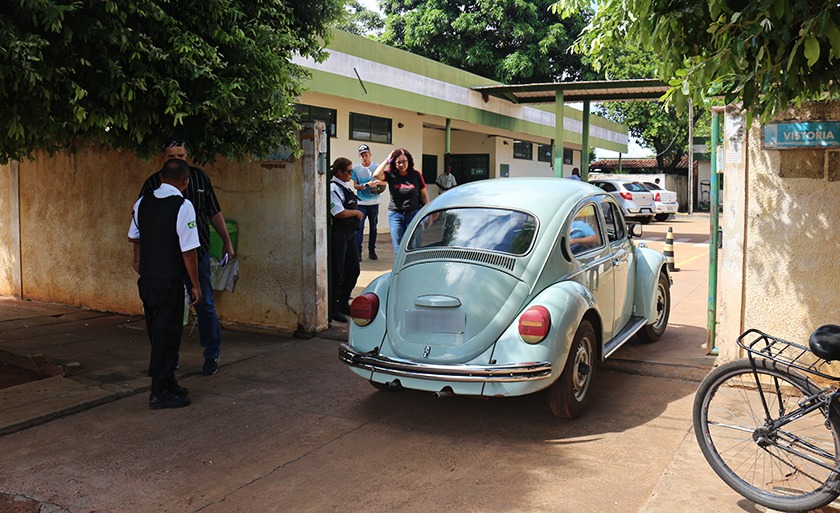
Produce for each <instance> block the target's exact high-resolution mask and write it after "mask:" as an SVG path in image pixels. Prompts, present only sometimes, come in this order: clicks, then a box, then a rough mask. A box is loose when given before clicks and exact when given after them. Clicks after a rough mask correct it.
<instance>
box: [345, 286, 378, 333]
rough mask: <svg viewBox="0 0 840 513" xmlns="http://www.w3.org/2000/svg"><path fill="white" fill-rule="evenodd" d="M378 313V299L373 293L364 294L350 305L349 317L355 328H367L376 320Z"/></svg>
mask: <svg viewBox="0 0 840 513" xmlns="http://www.w3.org/2000/svg"><path fill="white" fill-rule="evenodd" d="M378 311H379V297H378V296H377V295H376V294H374V293H373V292H366V293H364V294H362V295H361V296H359V297H357V298H356V299H354V300H353V302H352V303H350V317H352V318H353V322H355V323H356V325H357V326H367V325H368V324H370V323H371V322H373V320H374V319H375V318H376V312H378Z"/></svg>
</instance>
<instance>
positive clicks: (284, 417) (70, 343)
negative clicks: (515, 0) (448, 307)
mask: <svg viewBox="0 0 840 513" xmlns="http://www.w3.org/2000/svg"><path fill="white" fill-rule="evenodd" d="M668 225H672V226H674V227H675V232H677V233H689V231H690V230H694V231H698V232H699V233H700V235H698V236H697V237H696V238H697V239H704V237H703V235H702V233H703V230H704V229H705V230H706V231H707V230H708V219H707V218H703V217H702V216H699V217H695V218H688V217H683V218H680V217H678V218H677V219H675V220H673V222H666V223H660V224H654V225H650V226H647V227H645V233H646V238H647V239H648V240H649V241H650V242H649V244H650V246H651V247H656V248H657V249H661V247H659V246H657V244H661V242H660V241H659V240H658V239H657V237H658V236H659V235H661V236H662V240H664V230H666V229H667V226H668ZM678 225H679V226H680V228H681V230H680V231H678V230H677V229H676V227H677V226H678ZM659 232H661V233H659ZM692 237H694V235H692ZM385 238H387V237H385ZM707 238H708V237H705V239H707ZM705 239H704V240H697V241H694V242H683V243H679V242H678V243H677V246H676V248H675V253H676V255H677V265H678V266H680V267H682V271H681V272H680V273H678V274H675V275H674V287H673V289H672V297H673V305H674V307H673V309H672V315H671V325H670V327H669V329H668V331H667V332H666V335H665V336H664V337H663V339H662V340H660V341H659V342H657V343H656V344H653V345H642V344H635V343H633V344H630V345H628V347H626V348H623V349H622V350H620V351H619V353H618V356H617V358H615V359H614V360H613V361H612V362H610V364H609V365H608V366H607V367H606V368H604V369H600V370H599V373H598V375H597V376H596V380H595V384H594V386H595V389H594V395H593V404H592V407H591V408H590V409H589V411H588V412H587V414H586V415H585V416H584V417H582V418H580V419H578V420H575V421H564V420H559V419H556V418H554V417H553V416H552V415H551V414H550V412H549V410H548V407H547V405H546V397H545V396H544V395H542V394H536V395H533V396H528V397H523V398H508V399H492V400H476V399H467V398H453V399H433V398H432V397H431V395H429V394H421V393H415V392H412V391H401V392H397V393H393V392H382V391H377V390H375V389H373V388H372V387H371V386H370V385H369V384H368V383H367V382H365V381H363V380H360V379H358V378H357V377H356V376H355V375H353V374H351V373H350V372H349V371H348V370H347V369H346V368H345V367H344V366H343V364H341V363H340V362H339V361H338V359H337V342H336V340H335V338H341V336H342V332H341V330H333V331H332V332H329V333H325V334H324V336H322V337H319V338H315V339H311V340H296V339H293V338H291V337H288V336H283V335H282V334H281V335H277V334H266V333H249V332H243V331H229V330H225V332H224V339H225V347H224V348H223V356H222V361H221V363H222V366H221V369H220V371H219V373H218V374H217V375H215V376H211V377H204V376H202V375H200V373H199V372H198V370H199V367H200V364H201V360H200V348H199V347H198V343H197V340H196V339H195V338H186V339H185V342H184V350H183V351H182V359H181V361H182V368H181V373H182V378H181V383H182V384H183V385H185V386H188V387H189V388H190V390H191V396H192V397H193V404H192V405H191V406H190V407H188V408H184V409H181V410H160V411H151V410H149V409H148V407H147V404H146V401H147V398H148V395H147V389H146V388H145V387H147V386H148V383H147V381H148V379H147V378H145V377H144V376H143V369H144V368H145V361H146V359H147V358H148V354H147V351H148V345H147V342H145V341H144V337H145V332H143V331H142V329H138V327H142V322H140V319H137V318H125V316H116V315H113V314H97V315H95V316H93V317H91V316H92V315H93V313H90V312H84V311H79V310H74V309H67V308H66V307H57V306H54V305H42V304H32V303H27V302H20V301H15V300H11V299H5V300H0V348H2V349H3V350H5V351H7V352H10V351H12V350H13V349H14V350H17V351H20V352H24V353H27V352H28V354H29V355H30V356H32V355H35V353H39V352H40V353H41V354H44V355H47V357H48V359H49V358H53V359H56V358H58V359H60V358H63V359H64V361H65V362H66V361H69V360H74V359H75V360H76V361H78V363H79V364H80V367H81V369H82V370H81V371H79V372H78V373H76V374H75V375H74V376H71V377H69V378H63V377H57V378H50V380H44V381H43V382H41V385H39V384H38V382H36V383H30V384H28V385H21V386H18V387H12V388H9V389H6V390H4V391H0V415H2V416H5V417H6V418H7V419H9V418H11V417H12V416H13V415H18V414H20V413H21V411H22V410H21V408H24V407H29V408H34V407H35V405H33V404H31V403H33V401H34V402H35V403H40V402H43V401H46V399H37V400H36V399H33V398H36V397H41V396H50V397H52V398H55V397H65V396H64V395H63V394H64V391H65V390H70V389H72V390H73V391H74V392H73V393H74V394H77V396H78V395H79V394H80V393H81V392H78V391H77V389H81V390H82V391H84V392H85V393H88V394H91V397H95V399H91V400H89V401H88V402H84V403H78V401H77V404H76V407H75V408H70V407H66V408H64V409H62V408H61V407H60V406H53V407H52V410H50V411H51V412H52V414H50V413H49V412H47V413H41V414H39V415H40V417H37V416H36V417H33V419H31V421H30V423H29V424H26V423H19V424H16V425H17V426H18V427H17V428H14V429H9V430H7V431H9V432H7V434H5V435H3V436H0V495H3V494H5V496H6V498H7V499H9V500H10V498H15V497H17V498H19V499H20V501H19V504H34V505H37V506H38V507H39V508H41V509H40V511H51V512H58V511H71V512H90V511H97V512H100V511H107V512H158V511H166V512H170V511H171V512H176V511H177V512H182V511H189V512H197V511H202V512H239V511H241V512H257V511H260V512H262V511H277V512H286V511H294V512H298V511H302V512H328V511H340V512H391V511H407V512H415V511H417V512H419V511H423V512H427V511H469V512H490V511H493V512H543V511H544V512H565V511H575V512H580V511H591V512H604V511H610V512H638V511H646V512H675V511H693V512H701V513H702V512H709V513H726V512H743V511H760V510H759V509H756V508H755V507H754V506H752V505H751V503H749V502H747V501H745V500H743V499H741V498H740V496H738V495H737V494H735V493H734V492H732V491H730V490H729V488H727V487H726V486H725V485H724V484H723V483H722V482H721V481H719V480H718V479H717V477H716V476H715V475H714V474H713V473H712V471H711V469H710V468H709V467H708V465H707V464H706V463H705V461H704V460H703V459H702V456H700V452H699V449H697V447H696V443H695V442H694V439H693V436H694V435H693V433H692V432H691V405H692V401H693V394H694V391H695V389H696V387H697V384H698V383H697V381H695V380H696V379H698V377H699V376H702V374H703V373H705V372H707V371H708V370H709V369H710V368H711V365H712V363H713V359H712V358H711V357H707V356H705V329H704V327H705V318H706V310H705V296H706V290H705V281H706V273H707V271H706V266H707V257H706V259H704V258H702V257H703V255H704V251H707V245H706V246H705V249H704V242H705ZM384 242H388V241H387V240H386V241H384ZM385 251H387V245H385V244H383V248H382V250H381V251H380V256H382V255H383V253H384V252H385ZM383 260H386V259H382V260H380V261H378V262H374V263H371V262H363V269H366V268H367V272H369V273H372V274H375V271H371V270H370V269H371V267H373V266H372V264H377V265H387V262H385V263H383ZM326 337H333V338H326ZM48 382H49V384H47V383H48ZM39 386H40V392H38V393H40V394H41V396H38V395H37V394H36V392H35V391H36V390H39V388H38V387H39ZM50 387H52V388H50ZM45 390H47V391H46V392H45ZM50 390H52V391H50ZM71 395H72V394H71ZM67 397H69V396H67ZM28 398H29V403H30V404H28V405H25V404H23V403H27V400H28ZM15 401H17V403H16V402H15ZM68 401H69V399H68ZM79 404H82V405H81V406H79ZM30 415H33V414H30ZM26 426H31V427H26ZM26 500H28V501H29V502H26ZM0 511H3V512H5V511H7V510H5V509H3V503H2V502H0ZM8 511H11V510H8ZM35 511H38V510H35Z"/></svg>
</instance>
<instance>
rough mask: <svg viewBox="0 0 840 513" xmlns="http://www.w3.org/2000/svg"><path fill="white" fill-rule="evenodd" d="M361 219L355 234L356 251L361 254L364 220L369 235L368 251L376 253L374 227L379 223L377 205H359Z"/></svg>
mask: <svg viewBox="0 0 840 513" xmlns="http://www.w3.org/2000/svg"><path fill="white" fill-rule="evenodd" d="M359 211H360V212H361V213H362V216H363V217H362V219H361V220H360V221H359V231H357V232H356V249H358V250H359V255H361V254H362V239H364V236H365V218H367V219H368V226H369V227H370V233H369V234H368V251H369V252H370V253H374V252H375V251H376V225H377V224H378V223H379V205H359Z"/></svg>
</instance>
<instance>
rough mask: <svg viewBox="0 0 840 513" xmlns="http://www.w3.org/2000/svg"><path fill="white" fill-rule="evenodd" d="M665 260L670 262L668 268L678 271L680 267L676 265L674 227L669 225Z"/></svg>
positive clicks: (666, 236) (673, 271)
mask: <svg viewBox="0 0 840 513" xmlns="http://www.w3.org/2000/svg"><path fill="white" fill-rule="evenodd" d="M664 254H665V262H666V263H667V264H668V270H669V271H670V272H672V273H675V272H678V271H679V270H680V269H679V267H675V266H674V229H673V228H672V227H670V226H669V227H668V233H667V234H666V235H665V251H664Z"/></svg>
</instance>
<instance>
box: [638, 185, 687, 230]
mask: <svg viewBox="0 0 840 513" xmlns="http://www.w3.org/2000/svg"><path fill="white" fill-rule="evenodd" d="M643 185H644V186H645V187H647V188H648V189H649V190H650V192H652V193H653V203H654V205H656V220H657V221H664V220H666V219H668V216H670V215H671V214H676V213H677V209H679V207H680V204H679V202H677V193H676V192H674V191H669V190H668V189H664V188H662V187H660V186H658V185H656V184H655V183H652V182H643Z"/></svg>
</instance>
